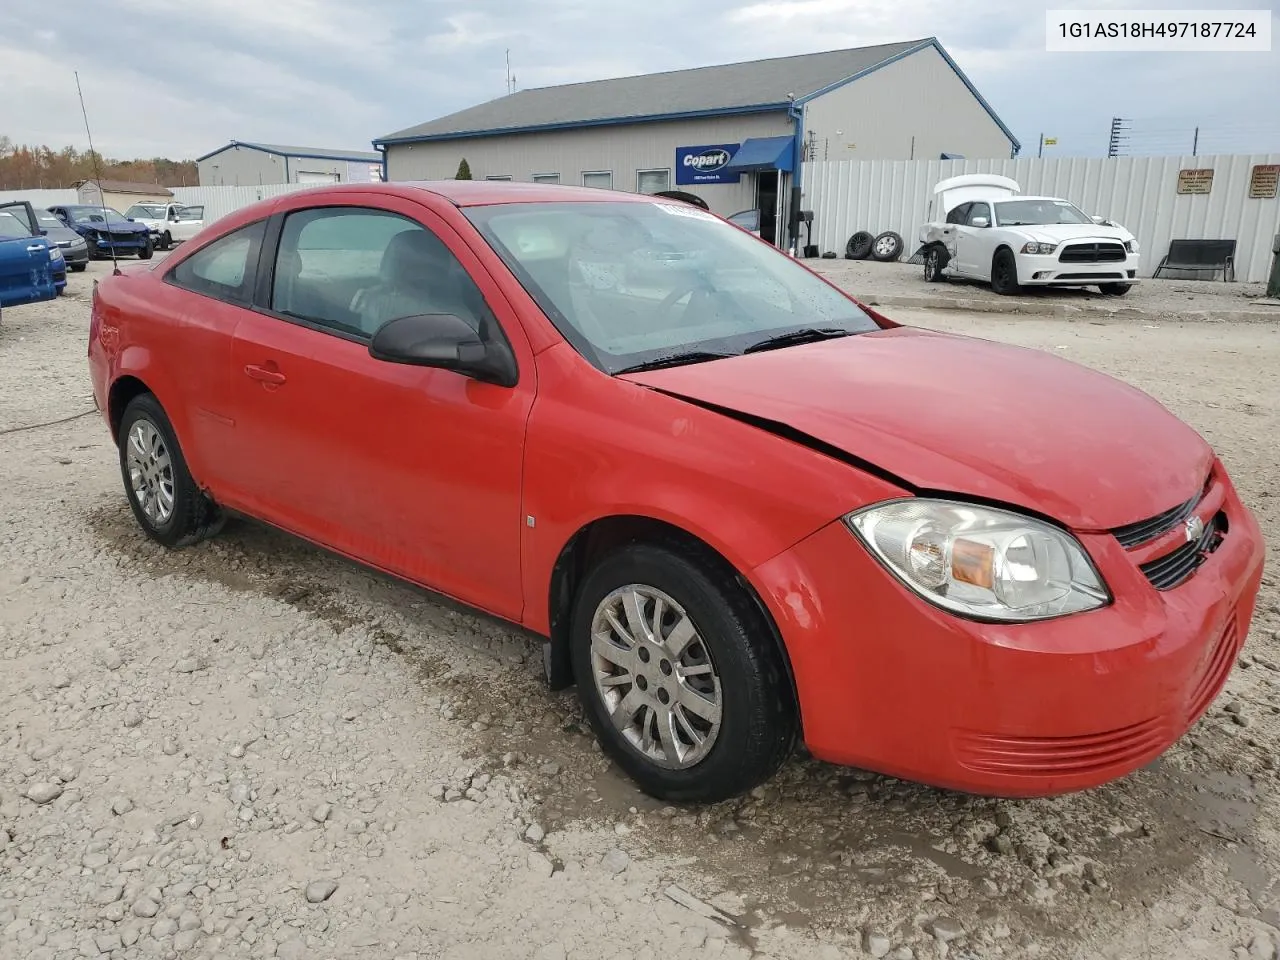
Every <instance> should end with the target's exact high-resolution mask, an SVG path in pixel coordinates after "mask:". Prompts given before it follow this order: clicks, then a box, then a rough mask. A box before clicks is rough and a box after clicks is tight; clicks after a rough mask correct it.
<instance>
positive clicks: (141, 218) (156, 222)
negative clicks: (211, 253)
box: [124, 203, 204, 250]
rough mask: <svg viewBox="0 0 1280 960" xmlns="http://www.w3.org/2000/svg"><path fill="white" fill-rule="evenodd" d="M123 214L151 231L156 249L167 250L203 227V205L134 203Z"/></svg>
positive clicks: (192, 235)
mask: <svg viewBox="0 0 1280 960" xmlns="http://www.w3.org/2000/svg"><path fill="white" fill-rule="evenodd" d="M124 215H125V216H126V217H128V218H129V219H130V220H135V221H137V222H138V223H141V224H143V225H145V226H146V228H147V229H148V230H150V231H151V242H152V244H153V245H154V246H155V248H156V249H157V250H168V249H169V248H170V247H172V246H173V245H174V244H175V243H181V242H182V241H183V240H190V239H191V238H192V237H194V236H195V235H196V234H197V233H199V232H200V230H201V228H202V227H204V207H188V206H185V205H183V204H181V203H135V204H134V205H133V206H132V207H130V208H129V209H128V210H126V211H125V212H124Z"/></svg>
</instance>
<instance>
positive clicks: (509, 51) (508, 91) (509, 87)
mask: <svg viewBox="0 0 1280 960" xmlns="http://www.w3.org/2000/svg"><path fill="white" fill-rule="evenodd" d="M511 87H512V84H511V50H510V49H508V50H507V96H510V95H511V92H512V91H511Z"/></svg>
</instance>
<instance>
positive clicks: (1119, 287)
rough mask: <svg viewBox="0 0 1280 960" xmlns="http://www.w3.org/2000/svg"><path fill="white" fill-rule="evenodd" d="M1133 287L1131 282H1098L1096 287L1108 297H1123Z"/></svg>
mask: <svg viewBox="0 0 1280 960" xmlns="http://www.w3.org/2000/svg"><path fill="white" fill-rule="evenodd" d="M1132 287H1133V284H1132V283H1100V284H1098V289H1099V290H1101V291H1102V292H1103V294H1105V295H1106V296H1108V297H1123V296H1124V295H1125V294H1126V293H1128V292H1129V290H1130V289H1131V288H1132Z"/></svg>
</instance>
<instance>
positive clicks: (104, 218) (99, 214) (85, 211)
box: [67, 207, 129, 225]
mask: <svg viewBox="0 0 1280 960" xmlns="http://www.w3.org/2000/svg"><path fill="white" fill-rule="evenodd" d="M67 212H68V213H69V214H71V219H72V220H74V221H75V222H76V223H84V224H89V225H92V224H95V223H128V222H129V220H128V218H127V217H125V216H124V215H123V214H121V213H119V212H117V211H115V210H112V209H111V208H110V207H107V208H106V211H105V215H104V211H103V208H102V207H69V208H68V209H67Z"/></svg>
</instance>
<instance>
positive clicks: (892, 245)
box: [871, 230, 906, 263]
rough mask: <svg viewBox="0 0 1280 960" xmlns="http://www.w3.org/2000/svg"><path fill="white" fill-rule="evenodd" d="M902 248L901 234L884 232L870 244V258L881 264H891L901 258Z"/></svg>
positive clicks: (903, 244)
mask: <svg viewBox="0 0 1280 960" xmlns="http://www.w3.org/2000/svg"><path fill="white" fill-rule="evenodd" d="M904 247H906V244H905V243H903V242H902V235H901V234H899V233H894V232H893V231H892V230H886V231H885V232H884V233H882V234H880V235H879V236H878V237H876V238H875V240H873V241H872V242H871V256H872V259H875V260H879V261H880V262H881V263H892V262H893V261H895V260H897V259H898V258H899V257H900V256H902V251H903V248H904Z"/></svg>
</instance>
